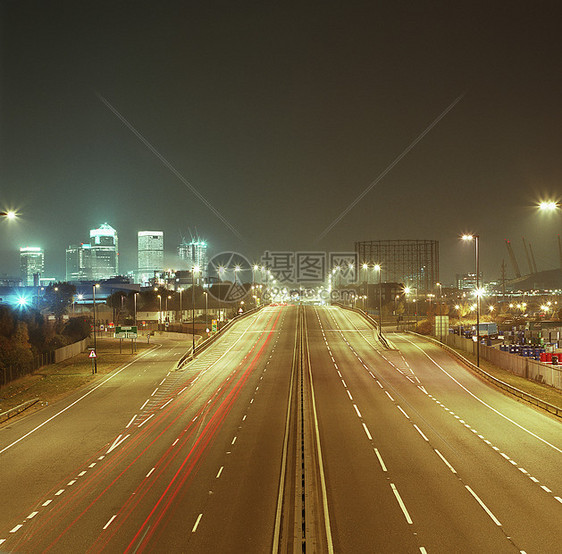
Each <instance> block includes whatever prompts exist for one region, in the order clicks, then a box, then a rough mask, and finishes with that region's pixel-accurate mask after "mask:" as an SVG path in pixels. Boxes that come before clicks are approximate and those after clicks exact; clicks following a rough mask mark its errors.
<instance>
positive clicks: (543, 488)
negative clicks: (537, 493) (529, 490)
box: [541, 485, 552, 493]
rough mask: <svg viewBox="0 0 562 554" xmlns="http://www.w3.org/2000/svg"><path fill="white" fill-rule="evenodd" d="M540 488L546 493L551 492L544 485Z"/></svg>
mask: <svg viewBox="0 0 562 554" xmlns="http://www.w3.org/2000/svg"><path fill="white" fill-rule="evenodd" d="M541 489H542V490H543V491H544V492H548V493H551V492H552V491H551V490H550V489H549V488H548V487H547V486H546V485H541Z"/></svg>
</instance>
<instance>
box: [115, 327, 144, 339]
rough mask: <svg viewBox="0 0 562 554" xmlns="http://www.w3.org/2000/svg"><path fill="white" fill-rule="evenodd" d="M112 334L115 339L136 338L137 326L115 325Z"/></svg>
mask: <svg viewBox="0 0 562 554" xmlns="http://www.w3.org/2000/svg"><path fill="white" fill-rule="evenodd" d="M113 336H114V337H115V338H116V339H136V338H137V337H138V327H137V326H136V325H130V326H126V327H125V326H123V325H122V326H118V327H115V334H114V335H113Z"/></svg>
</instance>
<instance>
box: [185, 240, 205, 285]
mask: <svg viewBox="0 0 562 554" xmlns="http://www.w3.org/2000/svg"><path fill="white" fill-rule="evenodd" d="M178 256H179V258H180V260H183V262H184V263H183V264H182V265H183V266H184V267H185V269H187V270H189V271H191V269H192V268H193V267H195V266H197V267H198V268H199V270H200V272H201V273H200V277H202V278H204V277H205V276H206V274H207V243H206V242H205V241H204V240H201V239H197V240H192V241H191V242H189V243H188V242H186V241H183V242H182V243H181V244H180V245H179V246H178Z"/></svg>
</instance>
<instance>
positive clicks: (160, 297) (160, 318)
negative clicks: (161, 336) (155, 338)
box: [157, 294, 162, 325]
mask: <svg viewBox="0 0 562 554" xmlns="http://www.w3.org/2000/svg"><path fill="white" fill-rule="evenodd" d="M157 296H158V302H159V305H158V325H160V324H161V323H162V296H161V295H159V294H158V295H157Z"/></svg>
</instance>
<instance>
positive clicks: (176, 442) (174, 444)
mask: <svg viewBox="0 0 562 554" xmlns="http://www.w3.org/2000/svg"><path fill="white" fill-rule="evenodd" d="M179 440H180V439H179V438H178V439H176V440H175V441H174V442H173V443H172V446H176V444H178V441H179Z"/></svg>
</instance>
